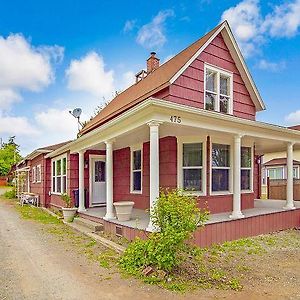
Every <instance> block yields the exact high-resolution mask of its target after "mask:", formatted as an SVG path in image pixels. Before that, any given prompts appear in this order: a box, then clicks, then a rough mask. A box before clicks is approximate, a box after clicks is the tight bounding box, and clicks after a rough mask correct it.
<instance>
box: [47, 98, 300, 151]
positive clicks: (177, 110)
mask: <svg viewBox="0 0 300 300" xmlns="http://www.w3.org/2000/svg"><path fill="white" fill-rule="evenodd" d="M172 115H176V116H181V123H180V124H174V123H172V122H171V121H170V116H172ZM152 120H157V121H161V122H162V123H163V124H162V125H161V126H162V130H161V133H160V136H161V137H163V136H168V135H177V133H178V135H180V132H182V131H184V129H186V131H187V132H191V129H194V133H195V132H199V130H200V129H201V132H202V133H203V132H206V133H209V132H212V131H213V132H218V133H220V134H222V135H223V136H224V134H229V135H237V134H239V135H242V136H245V137H249V138H252V139H253V141H254V142H255V143H256V146H257V150H258V151H260V152H263V153H267V152H274V151H275V150H276V151H282V150H286V143H288V142H291V143H295V149H296V148H297V147H298V148H299V149H300V131H298V130H294V129H289V128H287V127H283V126H279V125H273V124H268V123H264V122H260V121H254V120H248V119H242V118H238V117H235V116H232V115H226V114H221V113H218V112H213V111H207V110H204V109H200V108H195V107H189V106H186V105H182V104H177V103H173V102H169V101H166V100H161V99H155V98H149V99H147V100H146V101H144V102H142V103H140V104H139V105H137V106H135V107H133V108H131V109H130V110H128V111H126V112H124V113H123V114H121V115H120V116H118V117H117V118H114V119H113V120H111V121H109V122H107V123H105V124H104V125H102V126H100V127H98V128H97V129H95V130H93V131H91V132H89V133H87V134H85V135H83V136H81V137H79V138H78V139H76V140H74V141H73V142H71V143H68V144H67V145H65V146H63V147H61V148H59V149H57V150H55V151H53V152H51V153H49V154H47V155H46V157H55V156H57V155H60V154H62V153H64V152H67V151H71V153H76V152H79V151H82V150H87V149H92V148H93V147H95V146H97V145H98V146H99V145H101V144H102V146H104V142H105V141H107V140H111V139H115V138H118V137H121V136H127V139H126V141H127V142H128V136H129V135H130V134H131V133H134V139H135V140H136V139H138V137H139V136H138V135H137V134H136V131H137V130H140V133H141V136H143V137H145V138H146V139H147V140H148V139H149V130H148V129H147V123H149V122H150V121H152ZM197 130H198V131H197ZM194 135H195V134H194ZM136 142H138V141H136ZM127 146H128V145H127ZM120 147H121V145H120Z"/></svg>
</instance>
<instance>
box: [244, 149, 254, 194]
mask: <svg viewBox="0 0 300 300" xmlns="http://www.w3.org/2000/svg"><path fill="white" fill-rule="evenodd" d="M242 147H247V148H251V168H249V167H248V168H243V167H242V164H241V177H242V170H250V190H242V189H241V192H242V193H244V194H245V193H253V192H254V188H253V175H254V174H253V172H254V147H253V146H252V145H242V146H241V156H242ZM241 159H242V157H241Z"/></svg>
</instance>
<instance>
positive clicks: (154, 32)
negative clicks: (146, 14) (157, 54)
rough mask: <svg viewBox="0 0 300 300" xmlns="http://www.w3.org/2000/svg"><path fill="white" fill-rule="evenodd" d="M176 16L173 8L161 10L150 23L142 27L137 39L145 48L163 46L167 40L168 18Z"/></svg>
mask: <svg viewBox="0 0 300 300" xmlns="http://www.w3.org/2000/svg"><path fill="white" fill-rule="evenodd" d="M172 16H174V11H173V10H171V9H167V10H162V11H160V12H159V13H158V14H157V15H156V16H155V17H154V18H153V19H152V21H151V22H150V23H147V24H145V25H144V26H142V27H141V29H140V30H139V32H138V35H137V38H136V41H137V43H139V44H140V45H142V46H143V47H145V48H157V47H162V46H163V45H164V44H165V42H166V41H167V38H166V35H165V23H166V20H167V18H169V17H172Z"/></svg>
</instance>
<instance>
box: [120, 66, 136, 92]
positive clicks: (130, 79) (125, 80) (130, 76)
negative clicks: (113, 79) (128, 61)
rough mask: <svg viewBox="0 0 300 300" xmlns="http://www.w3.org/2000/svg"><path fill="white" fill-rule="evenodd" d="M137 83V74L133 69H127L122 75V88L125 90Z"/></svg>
mask: <svg viewBox="0 0 300 300" xmlns="http://www.w3.org/2000/svg"><path fill="white" fill-rule="evenodd" d="M134 83H135V74H134V73H133V72H132V71H127V72H125V73H124V74H123V75H122V82H121V86H120V89H121V90H125V89H127V88H128V87H129V86H131V85H132V84H134Z"/></svg>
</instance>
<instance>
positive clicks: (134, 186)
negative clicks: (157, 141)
mask: <svg viewBox="0 0 300 300" xmlns="http://www.w3.org/2000/svg"><path fill="white" fill-rule="evenodd" d="M131 192H132V193H141V192H142V150H141V149H134V150H132V151H131Z"/></svg>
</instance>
